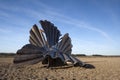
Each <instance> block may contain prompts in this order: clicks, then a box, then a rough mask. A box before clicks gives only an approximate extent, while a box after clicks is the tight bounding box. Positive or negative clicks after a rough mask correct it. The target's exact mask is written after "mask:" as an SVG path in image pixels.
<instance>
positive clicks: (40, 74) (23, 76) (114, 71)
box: [0, 57, 120, 80]
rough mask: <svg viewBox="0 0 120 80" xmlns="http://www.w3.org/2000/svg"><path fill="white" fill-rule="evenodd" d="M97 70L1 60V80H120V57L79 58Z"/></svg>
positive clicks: (7, 59) (10, 59)
mask: <svg viewBox="0 0 120 80" xmlns="http://www.w3.org/2000/svg"><path fill="white" fill-rule="evenodd" d="M78 58H79V59H80V60H82V61H84V62H86V63H89V64H92V65H94V66H95V69H86V68H82V67H57V68H51V69H47V68H45V67H44V65H42V64H41V62H40V63H38V64H34V65H14V64H13V63H12V61H13V58H0V80H120V57H78Z"/></svg>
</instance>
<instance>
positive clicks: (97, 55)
mask: <svg viewBox="0 0 120 80" xmlns="http://www.w3.org/2000/svg"><path fill="white" fill-rule="evenodd" d="M15 55H16V53H0V57H14V56H15ZM72 55H73V56H76V57H120V55H99V54H93V55H85V54H72Z"/></svg>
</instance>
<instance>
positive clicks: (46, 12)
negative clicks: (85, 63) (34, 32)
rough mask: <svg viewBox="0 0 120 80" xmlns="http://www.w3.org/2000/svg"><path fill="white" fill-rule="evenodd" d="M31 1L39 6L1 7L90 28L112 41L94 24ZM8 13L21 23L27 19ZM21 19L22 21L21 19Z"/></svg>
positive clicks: (32, 16)
mask: <svg viewBox="0 0 120 80" xmlns="http://www.w3.org/2000/svg"><path fill="white" fill-rule="evenodd" d="M31 3H32V4H31V5H36V7H39V8H38V9H37V10H34V9H33V8H29V7H24V6H17V7H16V6H15V5H12V6H10V5H9V6H10V7H8V6H4V5H1V8H3V9H5V10H11V11H14V12H19V13H20V14H26V15H29V16H28V17H31V18H35V19H39V18H40V19H41V18H43V19H50V20H54V21H59V22H62V23H65V24H70V25H73V26H75V27H80V28H85V29H88V30H92V31H95V32H97V33H99V34H101V35H102V36H103V37H105V38H106V39H107V40H109V41H112V39H111V38H110V36H109V35H108V34H107V33H106V32H104V31H103V30H101V29H99V28H97V27H96V26H95V27H93V26H92V25H89V24H88V23H87V22H84V21H81V20H78V19H75V18H72V17H69V16H67V15H64V14H62V13H60V11H58V10H57V9H55V8H52V7H50V6H48V5H46V4H44V3H42V2H40V1H33V2H32V1H31ZM15 7H16V8H15ZM8 14H9V13H5V12H2V15H4V17H8ZM10 15H11V17H14V18H15V20H16V21H19V22H20V21H21V24H22V23H23V24H24V21H27V20H26V19H24V18H20V17H19V16H14V15H13V14H10ZM11 17H9V18H11ZM17 17H19V20H17ZM22 19H23V20H24V21H22Z"/></svg>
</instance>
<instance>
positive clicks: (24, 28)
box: [0, 0, 120, 55]
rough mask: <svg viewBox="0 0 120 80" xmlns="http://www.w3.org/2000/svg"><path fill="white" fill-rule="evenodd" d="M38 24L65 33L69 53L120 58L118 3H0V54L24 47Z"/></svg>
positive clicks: (83, 0)
mask: <svg viewBox="0 0 120 80" xmlns="http://www.w3.org/2000/svg"><path fill="white" fill-rule="evenodd" d="M39 20H48V21H51V22H52V23H54V25H56V26H57V27H58V29H59V30H60V31H61V33H62V35H64V34H65V33H69V36H70V37H71V39H72V44H73V48H72V53H75V54H87V55H92V54H102V55H120V0H0V52H16V51H17V50H18V49H20V48H21V47H22V46H23V45H25V44H28V43H29V30H30V29H31V28H32V26H33V25H34V24H37V25H38V26H39V28H41V25H40V24H39Z"/></svg>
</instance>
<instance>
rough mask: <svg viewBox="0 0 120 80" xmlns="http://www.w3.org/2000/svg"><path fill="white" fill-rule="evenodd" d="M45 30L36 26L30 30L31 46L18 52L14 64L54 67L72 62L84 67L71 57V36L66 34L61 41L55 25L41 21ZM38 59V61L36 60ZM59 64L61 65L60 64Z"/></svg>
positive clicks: (80, 62)
mask: <svg viewBox="0 0 120 80" xmlns="http://www.w3.org/2000/svg"><path fill="white" fill-rule="evenodd" d="M40 23H41V26H42V28H43V30H42V29H39V28H38V27H37V25H34V26H33V27H32V29H31V30H30V39H29V42H30V44H28V45H26V46H24V47H23V48H22V49H20V50H18V51H17V55H16V56H15V59H14V63H27V62H28V61H29V63H31V64H32V63H34V62H35V63H37V62H39V61H42V63H43V64H48V65H49V66H52V65H54V64H57V65H65V64H68V62H70V63H71V64H73V65H76V64H77V65H80V66H84V63H83V62H82V61H80V60H78V59H77V58H75V57H73V56H72V55H71V51H72V44H71V38H70V37H69V34H68V33H66V34H65V35H64V36H63V37H62V38H61V39H60V36H61V33H60V31H59V30H58V29H57V27H56V26H54V24H52V23H51V22H49V21H47V20H44V21H40ZM35 59H37V60H35ZM58 62H59V63H58Z"/></svg>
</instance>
